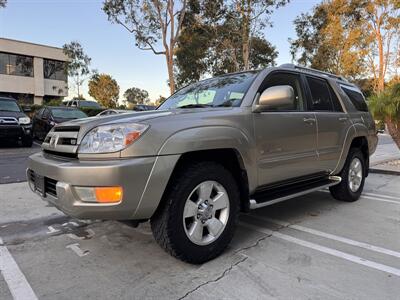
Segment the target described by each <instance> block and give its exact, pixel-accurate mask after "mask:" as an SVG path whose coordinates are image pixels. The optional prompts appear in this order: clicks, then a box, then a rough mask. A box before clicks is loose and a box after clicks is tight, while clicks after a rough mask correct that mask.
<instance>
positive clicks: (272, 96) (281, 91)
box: [253, 85, 296, 112]
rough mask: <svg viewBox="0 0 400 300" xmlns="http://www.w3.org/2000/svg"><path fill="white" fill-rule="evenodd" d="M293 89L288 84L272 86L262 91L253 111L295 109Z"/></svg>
mask: <svg viewBox="0 0 400 300" xmlns="http://www.w3.org/2000/svg"><path fill="white" fill-rule="evenodd" d="M295 107H296V103H295V97H294V90H293V88H292V87H291V86H289V85H278V86H273V87H270V88H268V89H266V90H265V91H263V92H262V94H261V95H260V98H259V99H258V103H257V104H256V105H255V108H254V109H253V111H254V112H263V111H285V110H295Z"/></svg>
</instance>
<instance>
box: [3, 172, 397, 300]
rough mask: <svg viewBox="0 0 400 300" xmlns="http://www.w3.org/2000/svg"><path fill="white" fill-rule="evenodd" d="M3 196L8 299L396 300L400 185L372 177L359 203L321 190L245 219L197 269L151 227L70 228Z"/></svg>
mask: <svg viewBox="0 0 400 300" xmlns="http://www.w3.org/2000/svg"><path fill="white" fill-rule="evenodd" d="M0 191H1V192H0V203H2V207H3V209H2V210H1V211H0V220H1V221H0V240H2V243H3V244H2V243H1V241H0V269H1V276H0V299H2V300H3V299H4V300H8V299H13V298H14V299H379V300H380V299H396V300H397V299H399V292H400V239H399V236H400V226H399V224H400V176H390V175H381V174H370V176H369V177H368V179H367V181H366V186H365V192H364V194H363V196H362V198H361V199H360V200H359V201H357V202H354V203H344V202H339V201H336V200H334V199H333V198H332V197H331V196H330V194H329V193H328V192H327V191H321V192H316V193H313V194H310V195H306V196H302V197H299V198H296V199H291V200H288V201H286V202H282V203H279V204H275V205H272V206H269V207H266V208H262V209H259V210H255V211H253V212H251V213H250V214H243V215H242V216H241V217H240V224H239V226H238V228H237V231H236V234H235V236H234V239H233V241H232V244H231V245H230V247H229V248H228V249H227V251H226V252H225V253H224V254H223V255H221V256H220V257H218V258H217V259H215V260H213V261H210V262H208V263H206V264H203V265H199V266H195V265H189V264H186V263H183V262H181V261H179V260H176V259H175V258H173V257H171V256H170V255H168V254H167V253H165V252H164V251H163V250H162V249H161V248H160V247H159V246H158V245H157V243H156V242H155V241H154V239H153V237H152V235H151V231H150V227H149V224H148V223H145V224H142V225H140V226H139V227H138V228H132V227H129V226H127V225H126V224H123V223H120V222H114V221H104V222H103V221H92V222H87V221H82V220H74V219H70V218H69V217H67V216H65V215H63V214H62V213H60V212H59V211H57V210H56V209H54V208H52V207H49V206H47V204H46V203H45V202H43V201H42V200H40V199H39V197H38V196H36V195H35V194H33V193H31V192H30V190H29V188H28V186H27V184H26V183H14V184H4V185H0ZM10 195H12V197H10ZM18 297H19V298H18Z"/></svg>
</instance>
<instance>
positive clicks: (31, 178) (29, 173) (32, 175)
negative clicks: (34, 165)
mask: <svg viewBox="0 0 400 300" xmlns="http://www.w3.org/2000/svg"><path fill="white" fill-rule="evenodd" d="M28 180H29V181H31V182H32V183H33V184H34V183H35V172H33V171H32V170H30V169H29V170H28Z"/></svg>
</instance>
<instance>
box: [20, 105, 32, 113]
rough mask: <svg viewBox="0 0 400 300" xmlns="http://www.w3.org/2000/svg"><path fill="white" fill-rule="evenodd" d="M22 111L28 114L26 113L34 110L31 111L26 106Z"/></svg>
mask: <svg viewBox="0 0 400 300" xmlns="http://www.w3.org/2000/svg"><path fill="white" fill-rule="evenodd" d="M22 110H23V112H26V113H28V112H31V111H32V109H31V108H30V107H29V106H24V107H23V108H22Z"/></svg>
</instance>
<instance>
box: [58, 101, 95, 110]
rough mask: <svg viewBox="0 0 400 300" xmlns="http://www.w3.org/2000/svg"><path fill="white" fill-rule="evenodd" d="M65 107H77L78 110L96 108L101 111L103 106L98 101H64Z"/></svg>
mask: <svg viewBox="0 0 400 300" xmlns="http://www.w3.org/2000/svg"><path fill="white" fill-rule="evenodd" d="M63 105H65V106H71V107H77V108H94V109H97V108H98V109H101V106H100V104H99V103H97V102H96V101H88V100H66V101H63Z"/></svg>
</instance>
